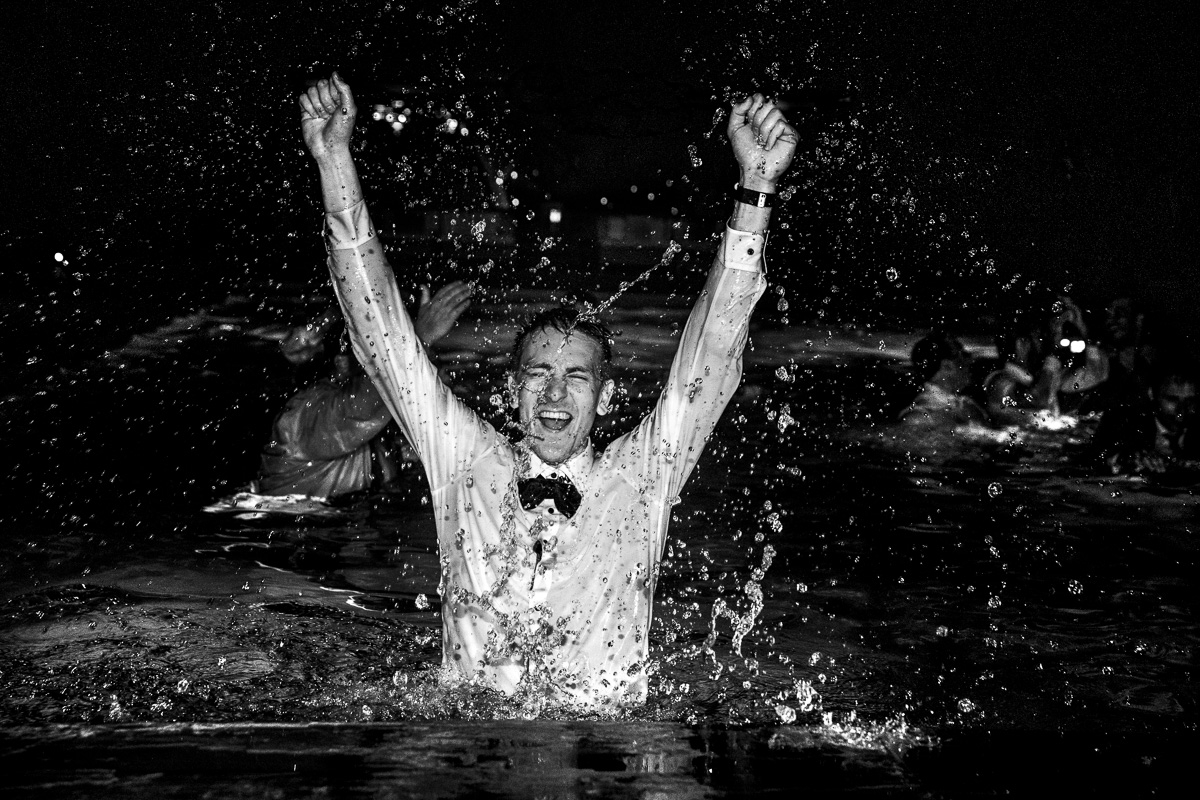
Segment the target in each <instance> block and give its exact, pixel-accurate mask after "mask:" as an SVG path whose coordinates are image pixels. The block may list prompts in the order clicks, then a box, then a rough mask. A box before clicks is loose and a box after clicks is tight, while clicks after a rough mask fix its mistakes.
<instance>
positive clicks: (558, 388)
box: [546, 375, 567, 401]
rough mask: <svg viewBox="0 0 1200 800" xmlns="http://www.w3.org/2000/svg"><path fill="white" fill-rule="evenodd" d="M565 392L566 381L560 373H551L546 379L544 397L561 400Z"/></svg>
mask: <svg viewBox="0 0 1200 800" xmlns="http://www.w3.org/2000/svg"><path fill="white" fill-rule="evenodd" d="M566 394H567V381H566V379H565V378H563V377H562V376H561V375H551V376H550V378H549V379H548V380H547V381H546V399H547V400H550V401H555V400H561V399H562V398H564V397H566Z"/></svg>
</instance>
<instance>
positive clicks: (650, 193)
mask: <svg viewBox="0 0 1200 800" xmlns="http://www.w3.org/2000/svg"><path fill="white" fill-rule="evenodd" d="M646 199H647V200H653V199H654V192H647V193H646Z"/></svg>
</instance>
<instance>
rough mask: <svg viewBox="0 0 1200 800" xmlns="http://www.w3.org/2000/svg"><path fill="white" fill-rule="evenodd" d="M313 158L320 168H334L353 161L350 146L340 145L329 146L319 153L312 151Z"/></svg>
mask: <svg viewBox="0 0 1200 800" xmlns="http://www.w3.org/2000/svg"><path fill="white" fill-rule="evenodd" d="M312 156H313V160H314V161H316V162H317V167H318V168H319V169H322V170H336V169H339V168H341V167H342V166H344V165H346V164H352V163H354V159H353V158H352V157H351V156H350V146H349V145H341V146H337V147H331V148H329V149H327V150H324V151H322V152H320V153H313V154H312Z"/></svg>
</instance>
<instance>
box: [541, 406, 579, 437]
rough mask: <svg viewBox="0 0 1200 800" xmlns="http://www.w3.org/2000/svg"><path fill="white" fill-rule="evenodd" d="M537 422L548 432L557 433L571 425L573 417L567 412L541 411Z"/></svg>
mask: <svg viewBox="0 0 1200 800" xmlns="http://www.w3.org/2000/svg"><path fill="white" fill-rule="evenodd" d="M537 420H538V422H540V423H541V424H542V427H544V428H545V429H546V430H549V431H554V432H555V433H557V432H559V431H561V430H564V429H565V428H566V427H567V426H568V425H570V424H571V415H570V414H568V413H567V412H565V411H539V412H538V413H537Z"/></svg>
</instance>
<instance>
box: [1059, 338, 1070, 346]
mask: <svg viewBox="0 0 1200 800" xmlns="http://www.w3.org/2000/svg"><path fill="white" fill-rule="evenodd" d="M1058 346H1059V347H1070V346H1071V340H1070V339H1059V340H1058Z"/></svg>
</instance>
